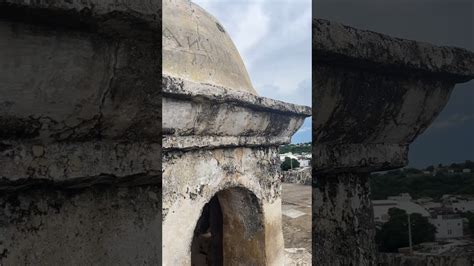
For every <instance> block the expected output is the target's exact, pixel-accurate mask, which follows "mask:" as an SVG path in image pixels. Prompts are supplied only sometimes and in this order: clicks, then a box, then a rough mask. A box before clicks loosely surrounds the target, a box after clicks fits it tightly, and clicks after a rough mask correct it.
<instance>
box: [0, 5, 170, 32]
mask: <svg viewBox="0 0 474 266" xmlns="http://www.w3.org/2000/svg"><path fill="white" fill-rule="evenodd" d="M161 4H162V3H161V1H130V0H129V1H110V0H87V1H83V0H70V1H64V0H47V1H46V0H38V1H25V0H3V1H0V18H2V19H5V18H6V19H7V20H10V21H14V22H25V23H32V24H35V25H49V26H53V27H55V28H58V29H65V28H68V29H73V30H82V31H89V32H94V33H100V34H104V35H107V36H109V37H114V38H116V37H131V38H135V39H158V37H157V36H159V35H157V34H158V33H159V32H158V31H161V15H160V14H161V10H162V5H161ZM58 21H60V23H58Z"/></svg>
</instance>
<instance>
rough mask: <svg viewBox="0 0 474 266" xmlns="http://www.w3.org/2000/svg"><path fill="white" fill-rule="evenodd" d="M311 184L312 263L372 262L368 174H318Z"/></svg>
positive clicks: (360, 263)
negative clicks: (313, 183) (312, 184)
mask: <svg viewBox="0 0 474 266" xmlns="http://www.w3.org/2000/svg"><path fill="white" fill-rule="evenodd" d="M315 178H316V182H315V185H314V186H313V264H314V265H375V262H376V257H375V254H376V253H375V251H376V247H375V241H374V237H375V230H374V228H375V225H374V221H373V211H372V203H371V200H370V187H369V183H368V179H369V177H368V175H367V174H358V175H356V174H351V173H346V174H335V175H332V174H320V175H317V176H315Z"/></svg>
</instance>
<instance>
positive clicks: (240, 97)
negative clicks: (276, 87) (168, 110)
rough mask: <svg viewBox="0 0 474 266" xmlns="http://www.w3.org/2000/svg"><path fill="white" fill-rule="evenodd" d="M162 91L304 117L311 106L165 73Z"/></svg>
mask: <svg viewBox="0 0 474 266" xmlns="http://www.w3.org/2000/svg"><path fill="white" fill-rule="evenodd" d="M162 91H163V97H170V98H178V99H188V100H192V101H200V99H207V100H209V101H212V102H215V103H216V104H221V103H231V104H235V105H241V106H245V107H249V108H252V109H254V110H264V111H271V112H278V113H287V114H293V115H297V116H305V117H309V116H311V107H308V106H303V105H297V104H291V103H286V102H282V101H278V100H274V99H270V98H265V97H260V96H257V95H253V94H250V93H246V92H241V91H234V90H231V89H228V88H224V87H219V86H215V85H211V84H199V83H195V82H192V81H188V80H184V79H180V78H175V77H171V76H167V75H163V79H162Z"/></svg>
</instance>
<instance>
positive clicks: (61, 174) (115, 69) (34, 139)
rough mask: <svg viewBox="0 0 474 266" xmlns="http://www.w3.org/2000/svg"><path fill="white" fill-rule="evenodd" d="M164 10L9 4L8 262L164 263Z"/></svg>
mask: <svg viewBox="0 0 474 266" xmlns="http://www.w3.org/2000/svg"><path fill="white" fill-rule="evenodd" d="M160 10H161V1H157V2H147V3H145V2H143V1H132V0H130V1H120V2H117V1H55V0H53V1H16V0H7V1H2V2H1V3H0V46H1V47H2V49H0V61H1V62H2V66H1V67H0V68H1V71H0V95H1V97H0V264H1V265H31V264H35V265H92V264H96V265H97V264H100V265H111V264H114V265H127V264H136V263H137V262H140V263H144V264H155V265H157V264H160V263H161V238H162V237H161V194H162V193H161V151H162V149H161V138H160V135H161V106H162V105H161V92H160V89H159V87H160V77H161V51H160V49H159V48H160V45H161V39H160V37H159V36H160V35H159V33H160V32H161V22H160Z"/></svg>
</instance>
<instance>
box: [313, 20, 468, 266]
mask: <svg viewBox="0 0 474 266" xmlns="http://www.w3.org/2000/svg"><path fill="white" fill-rule="evenodd" d="M473 78H474V54H473V53H472V52H470V51H467V50H464V49H459V48H453V47H438V46H434V45H431V44H428V43H421V42H416V41H409V40H402V39H397V38H392V37H389V36H386V35H383V34H379V33H375V32H370V31H365V30H358V29H354V28H351V27H348V26H344V25H341V24H338V23H332V22H330V21H326V20H319V19H315V20H313V112H314V115H313V264H315V265H376V262H377V261H376V248H375V240H374V235H375V227H374V222H373V211H372V205H371V201H370V189H369V178H370V173H371V172H374V171H382V170H389V169H394V168H400V167H403V166H405V165H407V163H408V160H407V154H408V148H409V144H410V143H411V142H413V140H414V139H415V138H416V137H417V136H418V135H420V134H421V133H422V132H423V131H424V130H425V129H426V128H427V127H428V126H429V125H430V124H431V123H432V121H433V120H434V119H435V118H436V116H437V115H438V114H439V113H440V112H441V110H442V109H443V107H444V106H445V104H446V103H447V101H448V99H449V96H450V94H451V91H452V90H453V88H454V86H455V84H456V83H461V82H467V81H469V80H471V79H473Z"/></svg>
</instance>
